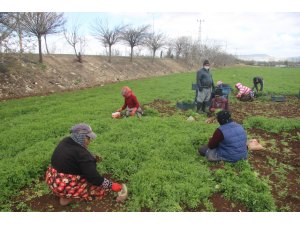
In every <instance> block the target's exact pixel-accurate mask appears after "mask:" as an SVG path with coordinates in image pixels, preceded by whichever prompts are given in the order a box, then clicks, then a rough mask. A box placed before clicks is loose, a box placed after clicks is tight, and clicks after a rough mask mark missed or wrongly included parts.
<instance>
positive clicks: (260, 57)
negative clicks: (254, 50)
mask: <svg viewBox="0 0 300 225" xmlns="http://www.w3.org/2000/svg"><path fill="white" fill-rule="evenodd" d="M237 58H238V59H241V60H246V61H256V62H270V61H285V60H287V61H289V62H300V56H296V57H288V58H276V57H274V56H270V55H267V54H249V55H238V56H237Z"/></svg>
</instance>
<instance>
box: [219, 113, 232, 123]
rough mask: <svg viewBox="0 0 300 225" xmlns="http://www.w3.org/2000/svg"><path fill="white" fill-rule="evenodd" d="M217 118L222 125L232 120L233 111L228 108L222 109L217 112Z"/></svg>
mask: <svg viewBox="0 0 300 225" xmlns="http://www.w3.org/2000/svg"><path fill="white" fill-rule="evenodd" d="M217 120H218V122H219V124H220V125H224V124H226V123H230V122H232V119H231V113H230V112H229V111H226V110H222V111H220V112H218V113H217Z"/></svg>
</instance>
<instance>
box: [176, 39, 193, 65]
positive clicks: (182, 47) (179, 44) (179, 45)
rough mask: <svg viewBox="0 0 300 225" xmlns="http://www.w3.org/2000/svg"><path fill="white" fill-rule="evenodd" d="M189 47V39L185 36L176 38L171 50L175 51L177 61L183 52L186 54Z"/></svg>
mask: <svg viewBox="0 0 300 225" xmlns="http://www.w3.org/2000/svg"><path fill="white" fill-rule="evenodd" d="M190 45H191V40H190V38H188V37H186V36H181V37H178V38H176V39H175V40H174V41H173V48H174V50H175V55H176V59H177V60H178V59H179V57H180V56H182V55H183V52H185V53H186V52H187V51H188V48H189V46H190Z"/></svg>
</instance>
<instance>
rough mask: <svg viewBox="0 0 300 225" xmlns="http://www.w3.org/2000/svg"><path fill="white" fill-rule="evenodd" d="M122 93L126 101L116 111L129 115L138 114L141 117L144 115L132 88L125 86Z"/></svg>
mask: <svg viewBox="0 0 300 225" xmlns="http://www.w3.org/2000/svg"><path fill="white" fill-rule="evenodd" d="M121 94H122V96H123V97H124V99H125V102H124V105H123V106H122V107H121V108H119V109H117V111H116V112H120V113H121V115H122V116H126V117H128V116H135V115H137V116H138V117H139V118H140V117H141V116H142V115H143V110H142V109H141V107H140V103H139V102H138V100H137V98H136V96H135V94H134V93H133V92H132V90H131V89H130V88H129V87H127V86H125V87H123V88H122V91H121ZM123 110H125V112H123Z"/></svg>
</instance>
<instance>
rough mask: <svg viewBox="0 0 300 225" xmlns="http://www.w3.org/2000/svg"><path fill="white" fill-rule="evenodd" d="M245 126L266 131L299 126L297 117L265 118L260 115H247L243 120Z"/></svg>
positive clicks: (299, 122)
mask: <svg viewBox="0 0 300 225" xmlns="http://www.w3.org/2000/svg"><path fill="white" fill-rule="evenodd" d="M244 126H245V128H251V127H255V128H260V129H263V130H265V131H268V132H273V133H280V132H283V131H290V130H294V129H299V128H300V120H299V118H298V119H297V118H266V117H261V116H253V117H248V118H247V119H246V120H245V121H244Z"/></svg>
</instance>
